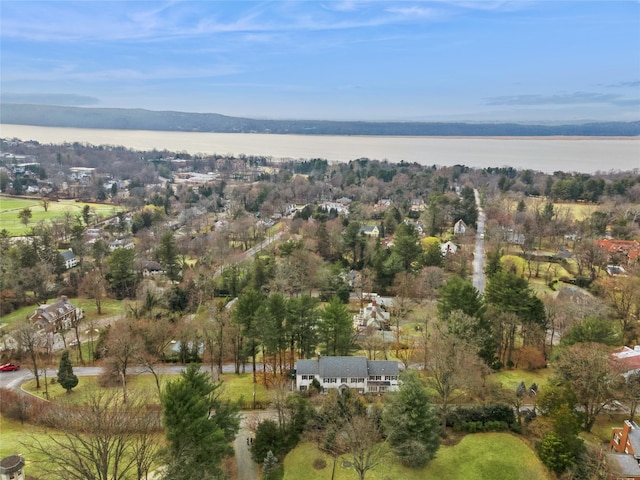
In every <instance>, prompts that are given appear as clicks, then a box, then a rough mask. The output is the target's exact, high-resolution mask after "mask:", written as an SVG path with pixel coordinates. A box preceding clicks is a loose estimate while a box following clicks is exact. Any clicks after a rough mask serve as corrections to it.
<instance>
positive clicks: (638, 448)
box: [607, 420, 640, 480]
mask: <svg viewBox="0 0 640 480" xmlns="http://www.w3.org/2000/svg"><path fill="white" fill-rule="evenodd" d="M609 450H611V453H609V454H607V466H608V468H609V471H610V474H611V477H610V478H615V479H616V480H618V479H619V480H623V479H624V480H640V463H639V462H640V427H638V425H637V424H636V423H635V422H630V421H629V420H625V421H624V426H623V427H622V428H613V429H612V431H611V442H610V443H609Z"/></svg>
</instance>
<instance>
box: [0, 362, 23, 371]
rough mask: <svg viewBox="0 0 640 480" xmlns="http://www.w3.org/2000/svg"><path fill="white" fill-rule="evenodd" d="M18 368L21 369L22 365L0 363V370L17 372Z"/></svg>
mask: <svg viewBox="0 0 640 480" xmlns="http://www.w3.org/2000/svg"><path fill="white" fill-rule="evenodd" d="M16 370H20V365H16V364H15V363H5V364H4V365H0V372H15V371H16Z"/></svg>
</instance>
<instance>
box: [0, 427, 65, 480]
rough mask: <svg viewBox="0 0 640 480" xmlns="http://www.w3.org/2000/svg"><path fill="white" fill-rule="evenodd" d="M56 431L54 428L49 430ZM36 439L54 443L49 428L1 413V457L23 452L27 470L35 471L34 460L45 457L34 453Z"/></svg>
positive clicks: (46, 443) (29, 471)
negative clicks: (4, 415)
mask: <svg viewBox="0 0 640 480" xmlns="http://www.w3.org/2000/svg"><path fill="white" fill-rule="evenodd" d="M49 431H50V432H54V430H49ZM34 440H38V441H40V442H42V444H43V445H49V444H51V445H52V446H53V445H54V444H53V442H52V441H51V439H50V438H49V437H48V435H47V429H45V428H42V427H37V426H35V425H30V424H28V423H25V424H21V423H20V422H17V421H13V420H8V419H6V418H5V417H3V416H1V415H0V458H4V457H6V456H9V455H15V454H18V453H19V454H22V455H23V457H24V460H25V462H26V465H25V470H26V473H27V474H32V473H34V472H35V470H34V468H35V467H34V466H33V465H31V466H30V464H32V463H33V462H34V461H38V460H43V458H42V457H41V456H39V455H37V454H35V453H34V450H33V448H32V447H31V445H32V444H33V442H34Z"/></svg>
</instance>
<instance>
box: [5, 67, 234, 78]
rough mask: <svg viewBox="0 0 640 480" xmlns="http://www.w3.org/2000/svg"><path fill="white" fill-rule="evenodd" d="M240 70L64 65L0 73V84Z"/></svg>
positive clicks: (197, 75)
mask: <svg viewBox="0 0 640 480" xmlns="http://www.w3.org/2000/svg"><path fill="white" fill-rule="evenodd" d="M241 71H242V70H241V69H240V68H239V67H237V66H233V65H221V66H218V67H212V68H205V69H190V68H184V69H181V68H164V69H155V70H136V69H132V68H113V69H104V70H96V71H92V72H89V71H85V70H84V69H82V70H81V69H80V68H79V67H76V66H72V65H65V66H62V67H59V68H57V69H54V70H51V71H44V70H42V71H17V70H13V71H10V72H3V75H2V79H3V82H19V81H20V82H26V81H51V82H55V81H77V82H110V81H119V82H140V81H149V80H175V79H194V78H215V77H221V76H226V75H232V74H237V73H241Z"/></svg>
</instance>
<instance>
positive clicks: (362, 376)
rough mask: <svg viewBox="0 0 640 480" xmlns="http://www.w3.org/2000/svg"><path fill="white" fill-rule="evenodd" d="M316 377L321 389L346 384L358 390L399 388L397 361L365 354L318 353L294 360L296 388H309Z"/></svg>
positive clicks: (334, 387)
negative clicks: (348, 355)
mask: <svg viewBox="0 0 640 480" xmlns="http://www.w3.org/2000/svg"><path fill="white" fill-rule="evenodd" d="M314 380H317V381H318V383H320V386H321V387H322V391H323V392H325V393H326V392H327V391H329V390H330V389H337V390H338V391H339V392H340V393H342V391H344V390H345V389H347V388H349V389H352V390H355V391H357V392H359V393H384V392H392V391H397V390H398V363H397V362H393V361H388V360H367V358H366V357H318V358H317V359H315V360H298V361H297V362H296V390H298V391H304V390H308V389H309V387H310V386H311V384H312V382H313V381H314Z"/></svg>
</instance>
